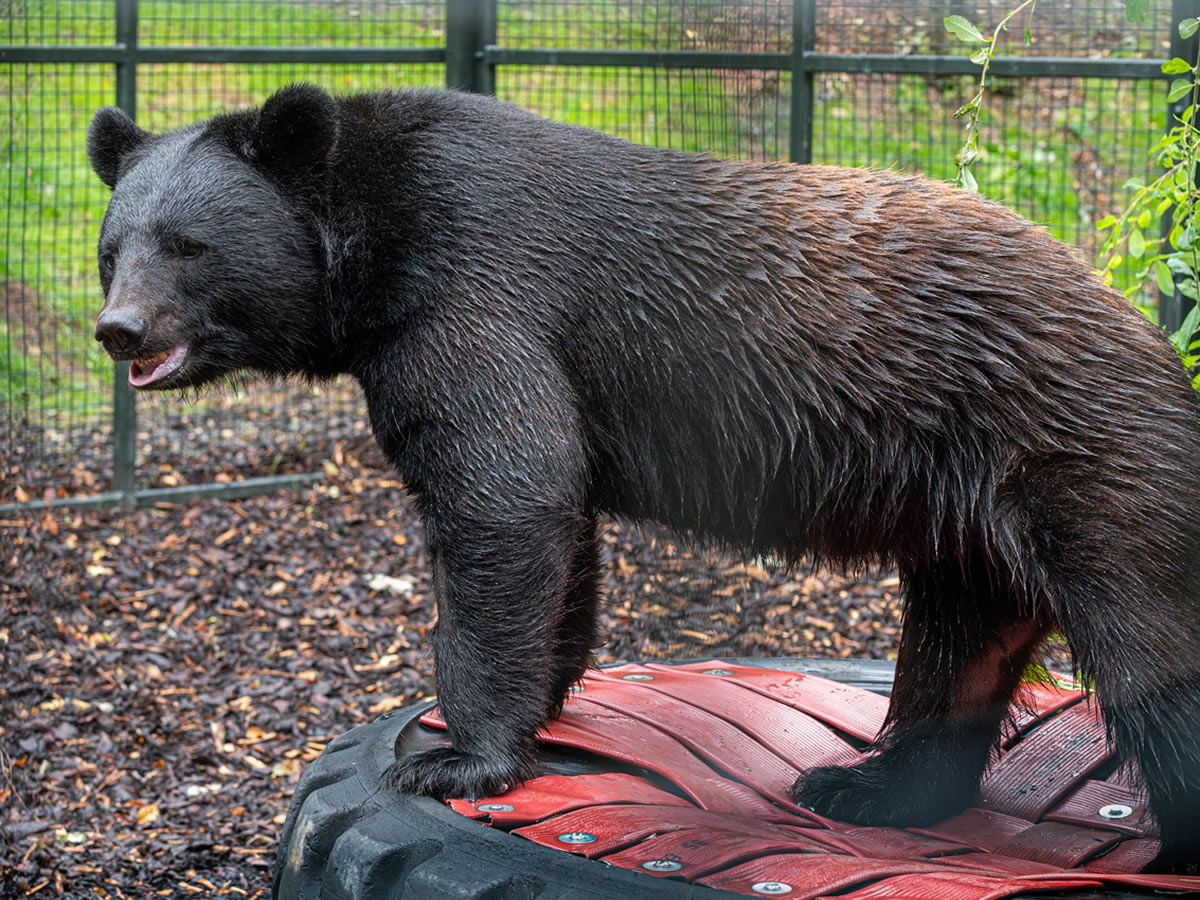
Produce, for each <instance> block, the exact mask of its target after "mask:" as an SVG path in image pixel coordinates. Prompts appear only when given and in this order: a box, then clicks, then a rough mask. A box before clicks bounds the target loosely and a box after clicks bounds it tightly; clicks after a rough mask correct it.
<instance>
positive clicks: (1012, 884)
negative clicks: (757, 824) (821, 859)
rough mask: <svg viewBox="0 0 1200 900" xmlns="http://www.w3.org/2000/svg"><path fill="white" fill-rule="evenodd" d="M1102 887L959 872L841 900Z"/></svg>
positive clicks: (964, 898)
mask: <svg viewBox="0 0 1200 900" xmlns="http://www.w3.org/2000/svg"><path fill="white" fill-rule="evenodd" d="M1101 887H1103V885H1102V884H1101V883H1100V882H1099V881H1075V880H1070V881H1068V880H1060V879H1058V877H1057V876H1051V875H1045V876H1041V877H1040V879H1039V880H1037V881H1016V880H1011V881H1005V880H1001V879H998V878H986V877H982V876H978V875H968V874H966V873H958V872H955V873H939V874H937V875H902V876H901V877H899V878H889V879H888V880H887V881H880V882H879V883H877V884H872V885H870V886H868V887H864V888H860V889H859V890H857V891H855V892H854V893H852V894H843V895H841V898H840V900H884V898H888V900H1000V898H1003V897H1016V896H1019V895H1021V894H1031V893H1034V892H1036V891H1058V890H1080V889H1082V888H1092V889H1099V888H1101ZM789 898H790V895H789Z"/></svg>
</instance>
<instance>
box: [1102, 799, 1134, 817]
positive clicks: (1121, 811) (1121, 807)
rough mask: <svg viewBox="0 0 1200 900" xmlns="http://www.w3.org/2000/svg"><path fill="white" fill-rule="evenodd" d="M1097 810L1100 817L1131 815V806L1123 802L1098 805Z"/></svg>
mask: <svg viewBox="0 0 1200 900" xmlns="http://www.w3.org/2000/svg"><path fill="white" fill-rule="evenodd" d="M1099 812H1100V818H1102V819H1128V818H1129V817H1130V816H1132V815H1133V807H1132V806H1129V805H1127V804H1125V803H1110V804H1108V806H1102V807H1100V810H1099Z"/></svg>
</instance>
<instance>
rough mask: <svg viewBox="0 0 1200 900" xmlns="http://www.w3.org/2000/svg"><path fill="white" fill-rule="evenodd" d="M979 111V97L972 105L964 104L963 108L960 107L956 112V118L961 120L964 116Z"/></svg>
mask: <svg viewBox="0 0 1200 900" xmlns="http://www.w3.org/2000/svg"><path fill="white" fill-rule="evenodd" d="M977 109H979V98H978V97H976V98H975V99H974V100H972V101H971V102H970V103H964V104H963V105H962V106H960V107H959V108H958V109H956V110H955V111H954V118H956V119H961V118H962V117H963V116H965V115H968V114H969V113H973V112H975V110H977Z"/></svg>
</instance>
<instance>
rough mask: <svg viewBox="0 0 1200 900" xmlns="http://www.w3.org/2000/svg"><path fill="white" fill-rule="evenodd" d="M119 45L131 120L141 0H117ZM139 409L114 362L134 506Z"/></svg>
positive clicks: (122, 458)
mask: <svg viewBox="0 0 1200 900" xmlns="http://www.w3.org/2000/svg"><path fill="white" fill-rule="evenodd" d="M116 15H117V23H116V26H117V44H118V46H120V48H121V49H122V50H123V51H124V59H123V60H122V61H121V62H119V63H117V67H116V68H117V73H116V74H117V106H119V107H120V108H121V110H122V111H123V112H124V113H125V114H126V115H128V116H129V117H130V118H131V119H132V118H135V117H136V116H137V63H136V61H135V51H136V50H137V31H138V25H137V19H138V0H116ZM136 462H137V408H136V405H135V401H134V396H133V389H132V388H131V387H130V386H129V363H127V362H119V363H116V364H115V367H114V372H113V490H115V491H118V492H119V493H120V494H121V505H122V506H126V507H132V506H133V505H134V503H135V502H136V498H135V496H134V494H135V491H136V490H137V483H136V474H135V472H134V467H135V465H136Z"/></svg>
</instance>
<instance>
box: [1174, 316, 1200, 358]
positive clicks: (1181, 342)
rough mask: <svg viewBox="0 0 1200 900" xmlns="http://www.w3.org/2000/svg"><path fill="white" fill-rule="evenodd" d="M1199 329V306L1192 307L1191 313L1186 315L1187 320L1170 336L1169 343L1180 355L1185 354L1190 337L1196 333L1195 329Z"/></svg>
mask: <svg viewBox="0 0 1200 900" xmlns="http://www.w3.org/2000/svg"><path fill="white" fill-rule="evenodd" d="M1198 327H1200V306H1193V307H1192V309H1191V312H1189V313H1188V314H1187V318H1186V319H1184V320H1183V324H1182V325H1180V326H1179V330H1178V331H1176V332H1175V333H1174V334H1173V335H1171V343H1172V344H1174V345H1175V348H1176V349H1177V350H1178V351H1179V352H1180V353H1186V352H1187V346H1188V344H1190V343H1191V341H1192V335H1193V334H1195V333H1196V329H1197V328H1198Z"/></svg>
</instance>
